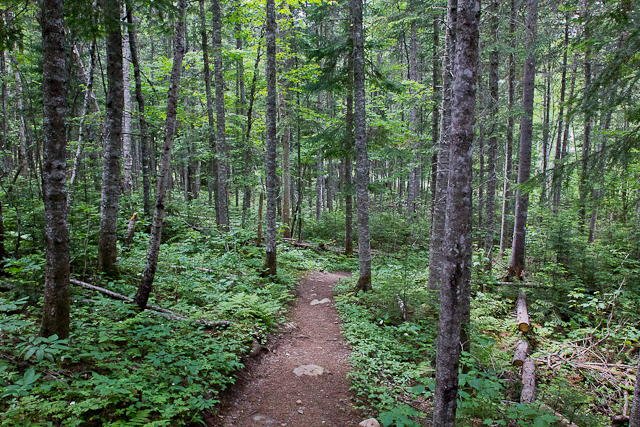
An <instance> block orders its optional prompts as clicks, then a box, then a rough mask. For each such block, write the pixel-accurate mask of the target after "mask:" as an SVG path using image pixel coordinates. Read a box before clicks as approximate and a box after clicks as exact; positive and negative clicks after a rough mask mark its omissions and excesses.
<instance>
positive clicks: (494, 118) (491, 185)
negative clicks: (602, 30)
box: [484, 0, 500, 272]
mask: <svg viewBox="0 0 640 427" xmlns="http://www.w3.org/2000/svg"><path fill="white" fill-rule="evenodd" d="M491 11H492V15H491V34H492V35H493V43H494V45H493V46H492V50H491V53H490V54H489V96H490V98H489V114H490V115H491V119H490V120H489V123H490V124H489V146H488V147H487V195H486V197H487V201H486V203H487V204H486V207H485V212H486V217H485V229H484V232H485V235H484V253H485V256H486V257H487V258H488V259H489V261H487V263H486V264H485V270H486V271H489V272H490V271H491V269H492V258H493V236H494V228H495V211H496V162H497V152H498V126H497V122H498V110H499V108H500V100H499V99H498V97H499V92H498V89H499V88H498V82H499V78H500V75H499V70H500V69H499V66H500V63H499V55H498V43H499V38H498V31H499V28H500V27H499V25H500V22H499V15H498V12H499V3H498V0H492V1H491Z"/></svg>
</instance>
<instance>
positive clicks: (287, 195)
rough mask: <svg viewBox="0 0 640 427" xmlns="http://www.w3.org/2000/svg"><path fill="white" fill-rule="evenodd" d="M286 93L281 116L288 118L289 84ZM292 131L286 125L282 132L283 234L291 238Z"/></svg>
mask: <svg viewBox="0 0 640 427" xmlns="http://www.w3.org/2000/svg"><path fill="white" fill-rule="evenodd" d="M283 91H284V92H285V93H283V94H281V95H280V97H281V98H282V104H283V105H282V110H283V114H282V115H281V118H283V119H285V120H286V115H287V114H288V113H287V109H286V106H285V99H286V97H287V85H286V84H285V89H284V90H283ZM290 136H291V134H290V131H289V128H288V127H286V128H285V129H284V130H283V132H282V223H283V224H284V232H283V236H284V237H285V238H291V140H290Z"/></svg>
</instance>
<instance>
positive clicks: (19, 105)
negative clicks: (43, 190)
mask: <svg viewBox="0 0 640 427" xmlns="http://www.w3.org/2000/svg"><path fill="white" fill-rule="evenodd" d="M11 62H13V80H14V91H15V100H16V110H17V111H18V114H19V116H18V141H19V145H18V166H19V167H20V170H21V171H22V173H23V174H24V176H28V175H29V168H28V166H27V141H26V139H27V129H26V123H25V120H24V103H23V100H22V83H21V82H20V72H19V71H18V61H17V59H16V58H15V56H14V57H12V59H11Z"/></svg>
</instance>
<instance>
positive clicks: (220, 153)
mask: <svg viewBox="0 0 640 427" xmlns="http://www.w3.org/2000/svg"><path fill="white" fill-rule="evenodd" d="M211 11H212V12H213V68H214V77H215V88H216V148H217V151H216V155H217V158H218V206H219V209H218V210H219V213H218V214H216V216H217V217H218V227H219V228H220V229H222V230H225V231H228V230H229V206H228V200H227V180H228V176H227V175H228V173H229V159H228V153H227V142H226V125H225V106H224V69H223V64H222V12H221V11H220V0H213V1H212V3H211Z"/></svg>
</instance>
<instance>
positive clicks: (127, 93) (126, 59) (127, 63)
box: [122, 4, 133, 194]
mask: <svg viewBox="0 0 640 427" xmlns="http://www.w3.org/2000/svg"><path fill="white" fill-rule="evenodd" d="M122 9H123V17H126V16H127V12H128V11H127V6H126V5H124V4H123V5H122ZM129 37H130V36H129V32H128V31H125V32H124V33H123V34H122V52H123V55H122V56H123V60H122V84H123V86H124V110H123V111H122V157H124V181H123V182H122V187H123V191H124V192H125V193H127V194H128V193H130V192H131V188H132V187H133V179H132V178H131V169H132V167H133V157H132V155H131V114H132V111H133V108H132V103H131V79H130V78H129V73H130V71H131V46H130V43H129Z"/></svg>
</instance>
